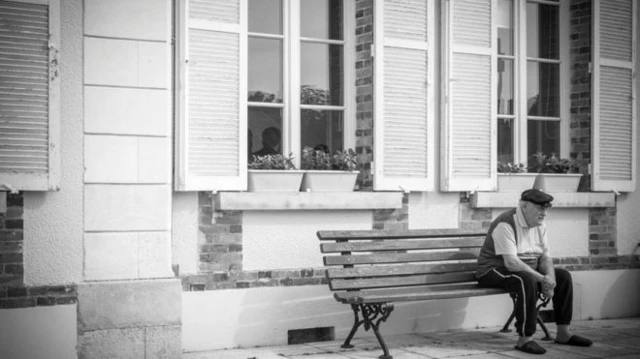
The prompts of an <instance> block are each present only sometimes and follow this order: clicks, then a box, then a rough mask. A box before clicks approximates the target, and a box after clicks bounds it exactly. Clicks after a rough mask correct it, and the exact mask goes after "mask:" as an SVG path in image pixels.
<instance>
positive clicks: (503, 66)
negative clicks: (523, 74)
mask: <svg viewBox="0 0 640 359" xmlns="http://www.w3.org/2000/svg"><path fill="white" fill-rule="evenodd" d="M513 75H514V74H513V60H503V59H498V114H500V115H513V96H514V90H513V86H514V77H513Z"/></svg>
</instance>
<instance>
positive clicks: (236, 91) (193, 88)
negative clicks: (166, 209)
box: [176, 0, 247, 191]
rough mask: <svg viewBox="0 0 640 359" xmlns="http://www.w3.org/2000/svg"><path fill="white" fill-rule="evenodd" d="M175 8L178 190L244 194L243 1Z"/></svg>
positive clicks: (193, 2)
mask: <svg viewBox="0 0 640 359" xmlns="http://www.w3.org/2000/svg"><path fill="white" fill-rule="evenodd" d="M179 3H180V8H179V9H178V11H179V14H180V20H181V23H182V24H184V25H182V26H181V30H182V32H181V34H180V38H179V55H180V56H179V65H178V73H179V75H178V79H179V80H178V81H179V83H178V93H179V99H178V104H177V113H178V115H177V116H178V118H179V120H178V122H179V123H178V126H177V129H178V133H177V136H176V137H177V145H176V148H177V149H178V157H177V161H178V163H177V165H178V168H177V171H176V175H177V178H176V189H177V190H184V191H198V190H211V191H220V190H246V189H247V105H246V96H247V91H246V86H247V85H246V76H247V65H246V61H247V60H246V59H247V54H246V52H247V45H246V43H247V12H246V0H213V1H212V0H188V1H186V2H182V1H181V2H179Z"/></svg>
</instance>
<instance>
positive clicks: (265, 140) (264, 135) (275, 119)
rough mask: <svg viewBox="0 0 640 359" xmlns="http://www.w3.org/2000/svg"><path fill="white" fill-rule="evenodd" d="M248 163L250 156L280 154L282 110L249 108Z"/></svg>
mask: <svg viewBox="0 0 640 359" xmlns="http://www.w3.org/2000/svg"><path fill="white" fill-rule="evenodd" d="M248 117H249V138H248V141H247V145H248V147H249V151H248V153H249V162H251V155H256V156H264V155H273V154H278V153H280V154H281V153H282V109H279V108H272V107H249V111H248Z"/></svg>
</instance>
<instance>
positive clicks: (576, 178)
mask: <svg viewBox="0 0 640 359" xmlns="http://www.w3.org/2000/svg"><path fill="white" fill-rule="evenodd" d="M580 178H582V174H581V173H538V176H537V177H536V180H535V183H534V186H535V188H539V189H541V190H544V191H550V192H578V185H579V184H580Z"/></svg>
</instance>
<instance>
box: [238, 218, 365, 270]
mask: <svg viewBox="0 0 640 359" xmlns="http://www.w3.org/2000/svg"><path fill="white" fill-rule="evenodd" d="M372 218H373V215H372V212H371V211H370V210H363V211H245V212H244V213H243V225H242V260H243V263H242V266H243V269H244V270H269V269H287V268H309V267H320V266H322V256H321V253H320V241H319V240H318V237H317V236H316V232H317V231H319V230H340V229H344V230H347V229H350V230H358V229H371V227H372Z"/></svg>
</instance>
